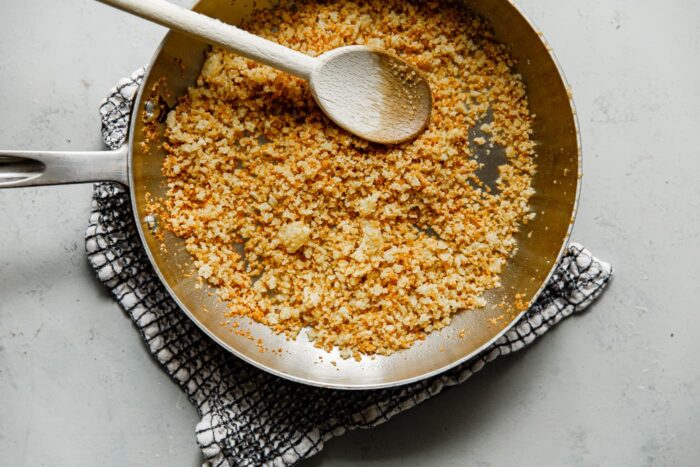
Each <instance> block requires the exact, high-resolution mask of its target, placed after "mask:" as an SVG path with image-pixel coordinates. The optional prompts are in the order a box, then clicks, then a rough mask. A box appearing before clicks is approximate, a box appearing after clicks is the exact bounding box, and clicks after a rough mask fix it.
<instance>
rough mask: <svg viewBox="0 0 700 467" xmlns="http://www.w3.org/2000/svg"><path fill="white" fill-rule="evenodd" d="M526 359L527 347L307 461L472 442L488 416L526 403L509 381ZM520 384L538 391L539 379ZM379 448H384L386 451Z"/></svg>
mask: <svg viewBox="0 0 700 467" xmlns="http://www.w3.org/2000/svg"><path fill="white" fill-rule="evenodd" d="M535 345H536V344H535ZM524 359H527V351H526V352H519V353H517V354H513V355H510V356H508V357H507V358H503V359H500V360H497V361H495V362H493V363H491V364H489V365H488V366H487V367H486V368H484V369H483V370H482V371H481V372H480V373H479V374H478V375H475V376H474V377H472V379H470V380H468V381H466V382H464V383H463V384H461V385H458V386H456V387H453V388H450V389H449V390H447V391H445V392H444V393H442V394H440V395H439V396H438V397H435V398H433V399H431V400H428V401H425V402H424V403H422V404H420V405H419V406H417V407H415V408H413V409H410V410H409V411H408V412H406V413H403V414H400V415H397V416H396V417H394V418H393V419H391V420H390V421H389V422H387V423H385V424H383V425H380V426H378V427H376V428H372V429H368V430H355V431H352V432H350V433H347V434H345V435H344V436H342V437H340V438H336V439H333V440H331V441H329V442H328V443H327V444H326V449H325V450H324V451H322V452H321V453H320V454H318V455H316V456H314V457H312V458H311V459H309V460H307V461H305V462H303V463H302V465H305V466H309V467H317V466H322V465H332V464H333V461H334V460H336V461H343V462H353V463H354V462H368V461H383V460H389V459H395V460H397V461H398V460H400V459H404V460H407V459H410V458H411V456H412V455H415V454H417V453H419V452H423V451H435V450H436V449H439V447H440V446H441V444H444V443H445V441H446V440H448V439H460V440H463V441H464V442H465V443H469V440H470V439H472V438H473V437H474V435H475V434H476V433H478V432H479V431H481V430H484V429H485V428H486V426H485V425H486V422H487V421H488V420H494V419H498V418H500V417H507V416H508V415H507V414H508V413H509V410H508V406H509V405H515V404H519V403H520V402H519V401H518V399H517V398H513V397H512V392H513V388H512V387H511V386H509V384H507V383H508V382H509V381H512V379H513V372H514V371H515V370H516V369H517V367H518V366H521V365H523V364H524V363H525V362H523V360H524ZM518 384H519V387H518V389H519V391H520V392H523V393H527V392H528V391H533V390H535V384H536V380H535V379H534V378H522V379H520V380H518ZM376 446H381V450H377V449H376ZM329 450H331V451H332V453H331V452H329Z"/></svg>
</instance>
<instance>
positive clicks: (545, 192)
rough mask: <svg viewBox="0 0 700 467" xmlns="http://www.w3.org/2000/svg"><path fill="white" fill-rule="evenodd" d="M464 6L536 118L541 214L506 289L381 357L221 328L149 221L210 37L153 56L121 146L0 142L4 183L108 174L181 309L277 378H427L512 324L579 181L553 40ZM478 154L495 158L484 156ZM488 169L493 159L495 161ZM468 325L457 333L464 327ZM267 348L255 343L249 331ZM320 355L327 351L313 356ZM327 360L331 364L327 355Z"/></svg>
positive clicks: (179, 250) (169, 41)
mask: <svg viewBox="0 0 700 467" xmlns="http://www.w3.org/2000/svg"><path fill="white" fill-rule="evenodd" d="M254 3H255V6H256V7H258V8H260V7H263V8H267V7H270V8H274V2H272V1H267V0H264V1H261V0H257V1H256V2H253V1H245V0H234V1H231V0H202V1H200V2H199V3H198V4H197V6H196V7H195V9H196V10H197V11H200V12H202V13H204V14H207V15H209V16H212V17H217V18H219V19H221V20H222V21H225V22H229V23H233V24H236V23H238V22H240V20H241V18H243V17H244V16H245V15H247V14H249V13H250V12H251V11H252V10H253V5H254ZM464 3H465V5H466V6H467V7H469V8H471V9H472V10H473V11H475V12H476V13H478V14H480V15H482V16H484V17H485V18H486V19H487V20H489V21H490V23H491V24H492V26H493V27H494V29H495V31H496V35H497V37H498V39H499V40H500V41H501V42H503V43H505V44H506V45H508V46H509V47H510V48H511V53H512V55H513V56H514V57H515V58H516V60H517V61H518V65H517V69H518V71H519V72H520V73H521V74H522V76H523V78H524V80H525V82H526V85H527V88H528V98H529V101H530V106H531V109H532V111H533V113H535V114H536V115H537V119H536V124H535V128H534V138H535V140H536V141H537V143H538V151H537V152H538V172H537V174H536V176H535V180H534V187H535V189H536V194H535V196H534V197H533V199H532V204H533V209H534V210H535V211H536V212H537V213H538V216H537V217H536V218H535V220H534V221H532V222H531V223H529V224H528V226H527V229H524V230H523V231H522V232H521V234H519V236H518V237H517V238H516V239H517V241H518V252H517V254H516V255H515V256H514V257H513V258H512V259H511V260H510V261H509V262H508V264H507V266H506V268H505V271H504V273H503V276H502V284H503V287H501V288H499V289H497V290H493V291H491V292H489V293H488V294H487V297H486V298H487V302H488V305H487V306H486V308H484V309H482V310H478V311H474V312H469V311H466V312H463V313H460V314H459V315H457V316H456V317H455V319H454V321H453V323H452V325H451V326H450V327H449V328H446V329H444V330H442V331H440V332H437V333H433V334H432V335H430V336H429V337H428V339H427V340H426V341H425V342H421V343H418V344H416V345H415V346H413V347H412V348H410V349H408V350H406V351H402V352H398V353H396V354H393V355H392V356H389V357H375V358H374V359H370V358H364V359H363V360H362V361H361V362H356V361H354V360H352V359H351V360H342V359H341V358H340V357H339V355H338V354H337V353H335V354H333V355H328V354H326V353H325V352H324V351H322V350H319V349H316V348H314V347H313V346H312V345H311V344H310V343H309V342H308V341H306V339H305V338H304V337H303V336H302V337H300V338H299V339H297V340H296V341H287V340H285V339H284V338H283V337H280V336H276V335H274V334H272V333H271V332H270V331H269V330H268V329H267V328H266V327H265V326H262V325H260V324H256V323H252V322H247V321H245V320H242V326H243V327H246V328H248V329H249V330H250V331H251V334H252V336H253V337H254V340H251V339H249V338H247V337H243V336H240V335H238V334H235V333H232V332H231V331H230V328H227V327H224V326H221V322H222V320H223V313H224V312H225V310H226V307H225V305H224V304H222V303H219V302H218V301H217V300H216V299H215V298H213V297H211V296H210V294H209V292H210V291H208V290H206V289H205V288H204V289H197V288H196V287H195V279H194V278H193V277H192V276H191V275H190V274H189V273H190V272H191V270H192V268H191V266H190V265H189V264H190V257H189V255H188V254H187V252H186V251H185V250H184V247H183V243H182V241H181V240H179V239H176V238H174V237H172V236H169V235H168V234H166V235H165V240H164V244H165V249H162V248H161V241H160V240H159V239H157V238H155V237H154V235H153V233H152V232H151V230H150V229H149V226H148V222H147V221H146V209H145V206H146V194H147V193H149V194H151V195H153V196H162V195H163V194H164V192H165V184H164V180H163V177H162V175H161V170H160V166H161V161H162V155H163V154H162V153H163V150H162V148H161V144H162V131H163V124H162V123H159V120H160V119H159V117H160V116H161V115H163V113H164V112H165V111H166V109H167V108H168V107H170V106H172V105H173V104H174V103H175V102H176V99H177V97H178V96H180V95H182V94H184V93H185V91H186V89H187V87H188V86H190V85H192V84H193V83H194V82H195V79H196V77H197V75H198V73H199V70H200V68H201V65H202V63H203V60H204V54H205V51H206V50H207V47H208V46H207V45H206V44H203V43H199V42H197V41H194V40H192V39H190V38H188V37H185V36H182V35H179V34H176V33H171V34H169V35H168V36H167V37H166V38H165V40H164V41H163V43H162V44H161V46H160V48H159V49H158V51H157V52H156V54H155V55H154V58H153V61H152V62H151V64H150V66H149V68H148V72H147V75H146V78H145V82H144V85H143V86H142V88H141V91H140V93H139V95H138V96H137V97H136V101H135V106H134V111H133V114H132V120H131V121H132V124H131V129H130V136H129V141H128V144H126V145H125V146H124V147H122V148H120V149H119V150H116V151H96V152H86V153H74V152H64V153H57V152H34V151H26V152H22V151H0V188H5V187H22V186H36V185H51V184H61V183H79V182H91V181H114V182H118V183H121V184H124V185H127V186H128V189H129V191H130V193H131V200H132V205H133V210H134V216H135V221H136V222H135V223H136V226H137V229H138V231H139V235H140V237H141V240H142V242H143V245H144V247H145V249H146V251H147V253H148V256H149V258H150V260H151V262H152V264H153V267H154V269H155V271H156V272H157V273H158V275H159V277H160V278H161V280H162V281H163V283H164V285H165V287H166V288H167V289H168V291H169V292H170V294H171V295H172V296H173V298H174V299H175V300H176V301H177V303H178V304H179V305H180V307H181V308H182V310H183V311H184V312H185V313H186V314H187V315H188V316H189V317H190V318H191V319H192V320H193V321H194V322H195V323H196V324H197V325H198V326H199V327H200V328H201V329H202V330H203V331H204V332H206V333H207V334H208V335H209V336H210V337H211V338H212V339H214V340H215V341H217V342H218V343H219V344H220V345H222V346H223V347H224V348H226V349H228V350H229V351H231V352H232V353H233V354H235V355H237V356H238V357H240V358H243V359H244V360H246V361H248V362H250V363H251V364H253V365H255V366H257V367H259V368H262V369H264V370H266V371H269V372H271V373H274V374H277V375H279V376H282V377H285V378H288V379H291V380H294V381H298V382H301V383H306V384H312V385H317V386H324V387H334V388H344V389H372V388H379V387H386V386H397V385H400V384H405V383H408V382H411V381H415V380H418V379H422V378H426V377H428V376H431V375H433V374H436V373H439V372H441V371H444V370H446V369H448V368H450V367H452V366H454V365H457V364H459V363H460V362H463V361H465V360H467V359H468V358H470V357H471V356H473V355H474V354H475V353H477V352H479V351H480V350H481V349H483V348H485V347H486V346H488V344H490V343H491V342H493V341H494V340H495V339H497V338H498V337H499V336H500V335H501V334H503V333H504V332H505V331H507V330H508V328H509V327H510V326H511V325H512V323H513V322H514V321H516V320H517V319H518V317H519V316H520V315H521V314H522V311H519V310H522V307H513V306H507V307H505V309H504V308H503V307H501V306H498V305H499V304H501V303H505V304H507V305H512V304H514V303H516V301H518V300H516V294H521V295H520V296H519V297H520V300H519V302H521V303H522V304H528V303H530V302H531V301H532V300H534V299H535V298H536V297H537V295H538V293H539V292H540V290H541V287H542V286H543V284H544V283H545V282H546V280H547V278H548V277H549V275H550V273H551V271H552V268H553V267H554V265H555V264H556V262H557V259H558V258H559V256H560V254H561V252H562V249H563V247H564V245H565V243H566V240H567V239H568V236H569V232H570V230H571V224H572V222H573V218H574V214H575V211H576V204H577V200H578V193H579V187H580V181H579V179H580V177H579V174H580V167H581V163H580V142H579V135H578V130H577V125H576V118H575V112H574V108H573V103H572V101H571V99H570V92H569V91H568V88H567V86H566V83H565V81H564V78H563V76H562V74H561V71H560V69H559V67H558V65H557V63H556V60H555V59H554V57H553V55H552V54H551V52H550V50H549V48H548V47H547V45H546V44H545V43H544V41H543V40H542V38H541V36H540V35H539V34H538V32H537V31H536V30H535V29H534V27H533V26H532V25H531V24H530V23H529V22H528V21H527V20H526V19H525V17H524V16H523V15H522V14H521V12H520V11H519V10H518V9H517V7H515V6H514V5H513V4H511V3H510V2H509V1H507V0H478V1H477V0H466V1H465V2H464ZM482 160H483V161H484V162H487V163H488V161H494V164H496V163H500V162H499V161H498V159H497V158H483V159H482ZM491 168H492V169H495V166H494V167H491ZM461 329H464V330H465V333H464V335H463V336H460V332H459V331H460V330H461ZM258 338H262V340H263V342H264V345H265V347H267V348H268V349H278V348H281V349H282V352H281V354H279V353H277V352H275V353H273V352H271V351H266V352H262V353H261V352H260V351H259V349H258V346H257V345H256V342H255V340H257V339H258ZM319 356H322V357H323V360H320V359H319ZM331 361H334V362H335V365H333V364H331Z"/></svg>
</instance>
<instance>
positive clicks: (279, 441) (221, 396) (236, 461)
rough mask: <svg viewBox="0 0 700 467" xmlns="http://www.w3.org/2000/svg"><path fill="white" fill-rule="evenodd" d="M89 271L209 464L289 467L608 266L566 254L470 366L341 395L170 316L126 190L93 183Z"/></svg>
mask: <svg viewBox="0 0 700 467" xmlns="http://www.w3.org/2000/svg"><path fill="white" fill-rule="evenodd" d="M143 75H144V71H143V69H141V70H138V71H137V72H135V73H134V74H133V75H132V76H131V77H129V78H124V79H122V80H121V81H119V83H118V85H117V86H116V87H115V88H114V89H113V90H112V91H111V93H110V95H109V97H108V98H107V99H106V100H105V101H104V102H103V104H102V105H101V107H100V114H101V117H102V132H103V136H104V140H105V143H106V144H107V146H108V147H110V148H112V149H116V148H118V147H119V146H120V145H122V144H124V143H125V141H126V138H127V132H128V127H129V115H130V112H131V105H132V103H133V99H134V97H135V96H136V93H137V91H138V87H139V85H140V84H141V82H142V79H143ZM86 249H87V253H88V258H89V261H90V264H91V265H92V266H93V268H94V269H95V271H96V273H97V275H98V277H99V278H100V280H101V281H102V282H103V283H104V284H105V285H106V286H107V287H108V288H109V289H110V290H111V291H112V294H113V295H114V297H115V299H116V300H117V301H118V302H119V303H120V304H121V306H122V307H123V308H124V310H126V312H127V313H128V315H129V317H130V318H131V319H132V320H133V322H134V324H135V326H136V328H137V329H138V330H139V332H140V333H141V336H142V337H143V340H144V342H145V344H146V348H147V349H148V351H149V352H150V353H152V354H153V356H154V357H155V359H156V360H157V361H158V363H159V364H160V365H161V366H162V368H163V370H164V371H166V372H167V373H168V374H169V375H170V376H171V378H172V379H173V381H174V382H175V383H176V384H178V385H179V386H180V387H181V388H182V390H183V391H185V393H186V394H187V396H188V398H189V399H190V401H191V402H192V403H193V404H194V405H195V406H196V408H197V410H198V412H199V414H200V415H201V417H202V418H201V421H200V422H199V423H198V424H197V427H196V436H197V442H198V444H199V446H200V447H201V449H202V453H203V455H204V457H205V458H206V459H207V461H208V463H209V464H210V465H212V466H217V467H219V466H238V465H240V466H258V465H275V466H276V465H280V466H281V465H291V464H295V463H297V462H299V461H300V460H302V459H304V458H307V457H310V456H313V455H314V454H316V453H318V452H319V451H321V450H322V449H323V445H324V443H325V442H326V441H328V440H329V439H331V438H333V437H335V436H340V435H342V434H343V433H345V432H346V431H348V430H353V429H356V428H370V427H373V426H376V425H379V424H381V423H384V422H386V421H387V420H389V419H390V418H391V417H393V416H394V415H396V414H398V413H400V412H403V411H405V410H408V409H410V408H412V407H415V406H416V405H417V404H419V403H421V402H423V401H425V400H427V399H429V398H431V397H433V396H435V395H437V394H439V393H440V392H441V391H443V390H445V389H447V388H448V387H450V386H454V385H456V384H460V383H462V382H464V381H465V380H467V379H469V378H470V377H471V376H472V375H473V374H474V373H477V372H478V371H479V370H481V369H482V368H483V367H484V365H486V364H487V363H488V362H491V361H493V360H494V359H496V358H498V357H500V356H502V355H507V354H509V353H512V352H515V351H518V350H521V349H522V348H524V347H526V346H527V345H529V344H531V343H532V342H534V341H535V340H536V339H537V338H538V337H540V336H542V335H543V334H545V333H546V332H547V331H548V330H549V329H551V328H552V327H553V326H554V325H556V324H557V323H559V322H560V321H561V320H562V319H563V318H566V317H567V316H570V315H571V314H573V313H577V312H581V311H583V310H584V309H586V308H587V307H588V306H589V305H590V304H591V302H592V301H593V300H594V299H595V298H596V297H597V296H598V295H599V294H600V293H601V292H602V291H603V289H604V288H605V286H606V284H607V283H608V281H609V280H610V278H611V274H612V268H611V266H610V265H609V264H607V263H605V262H603V261H600V260H598V259H596V258H595V257H593V256H592V255H591V253H590V252H588V251H587V250H586V249H585V248H583V247H582V246H580V245H577V244H571V245H569V246H568V248H567V250H566V252H565V254H564V256H563V258H562V259H561V262H560V263H559V264H558V266H557V268H556V271H555V272H554V275H553V276H552V277H551V279H550V281H549V283H548V284H547V286H546V288H545V289H544V292H543V293H542V294H541V295H540V297H539V299H538V300H537V302H536V303H535V304H534V305H533V306H532V308H531V309H530V310H529V311H528V312H527V313H526V314H525V315H524V316H523V318H522V319H521V320H520V321H519V322H518V323H517V324H516V325H515V326H514V327H513V328H512V329H511V330H510V331H509V332H507V333H506V334H505V335H504V336H502V337H501V338H500V339H498V340H497V341H496V342H495V343H494V344H493V345H491V346H490V347H489V348H488V349H486V350H485V351H483V352H482V353H481V354H479V355H477V356H476V357H475V358H473V359H472V360H470V361H468V362H466V363H463V364H462V365H460V366H458V367H456V368H453V369H451V370H449V371H447V372H445V373H443V374H441V375H438V376H435V377H432V378H429V379H426V380H423V381H420V382H417V383H412V384H409V385H406V386H401V387H397V388H390V389H381V390H373V391H340V390H330V389H321V388H316V387H310V386H305V385H301V384H297V383H292V382H290V381H287V380H284V379H281V378H279V377H277V376H273V375H271V374H268V373H266V372H264V371H262V370H259V369H257V368H255V367H253V366H251V365H249V364H247V363H245V362H243V361H242V360H240V359H238V358H236V357H235V356H233V355H232V354H230V353H229V352H227V351H226V350H224V349H223V348H221V347H219V345H218V344H216V343H215V342H214V341H212V340H211V339H209V338H208V337H207V336H206V335H205V334H204V333H203V332H202V331H200V329H199V328H198V327H197V326H196V325H195V324H194V323H192V321H190V319H189V318H188V317H187V316H186V315H185V314H184V313H183V312H182V311H180V309H179V308H178V306H177V304H176V303H175V302H174V301H173V300H172V298H171V297H170V296H169V295H168V293H167V291H166V290H165V288H164V287H163V285H162V284H161V282H160V281H159V279H158V277H157V276H156V274H155V272H154V271H153V269H152V266H151V265H150V263H149V261H148V258H147V257H146V252H145V251H144V250H143V247H142V246H141V243H140V241H139V238H138V234H137V232H136V229H135V226H134V222H133V217H132V213H131V204H130V201H129V193H128V190H126V189H124V188H123V187H122V186H121V185H118V184H114V183H97V184H95V189H94V194H93V203H92V213H91V215H90V225H89V226H88V228H87V231H86Z"/></svg>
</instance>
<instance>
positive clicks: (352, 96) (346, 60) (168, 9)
mask: <svg viewBox="0 0 700 467" xmlns="http://www.w3.org/2000/svg"><path fill="white" fill-rule="evenodd" d="M98 1H100V2H102V3H106V4H108V5H111V6H113V7H116V8H119V9H120V10H124V11H127V12H129V13H133V14H135V15H137V16H140V17H142V18H145V19H148V20H150V21H153V22H156V23H158V24H161V25H163V26H167V27H169V28H171V29H175V30H177V31H180V32H183V33H185V34H188V35H190V36H194V37H196V38H198V39H201V40H204V41H206V42H209V43H211V44H216V45H218V46H221V47H224V48H227V49H230V50H232V51H234V52H236V53H237V54H240V55H243V56H245V57H248V58H250V59H252V60H255V61H257V62H260V63H264V64H266V65H269V66H271V67H274V68H277V69H279V70H282V71H285V72H287V73H291V74H293V75H295V76H298V77H299V78H302V79H304V80H306V81H308V82H309V85H310V87H311V93H312V94H313V96H314V98H315V99H316V102H317V103H318V105H319V106H320V107H321V109H322V110H323V111H324V112H325V113H326V115H328V117H329V118H330V119H331V120H333V121H334V122H335V123H336V124H337V125H339V126H340V127H342V128H344V129H345V130H347V131H349V132H350V133H353V134H355V135H357V136H359V137H361V138H364V139H367V140H369V141H372V142H375V143H383V144H397V143H402V142H404V141H407V140H409V139H412V138H414V137H415V136H417V135H418V134H419V133H421V132H422V131H423V130H425V128H426V127H427V126H428V123H429V122H430V111H431V108H432V96H431V93H430V86H429V85H428V82H427V81H426V80H425V78H423V76H422V75H421V73H420V72H419V71H418V70H417V69H416V68H414V67H413V66H411V65H409V64H407V63H406V62H404V61H402V60H400V59H399V58H397V57H394V56H393V55H390V54H388V53H387V52H383V51H381V50H378V49H374V48H371V47H365V46H360V45H354V46H348V47H339V48H337V49H334V50H331V51H329V52H326V53H324V54H323V55H321V56H319V57H318V58H314V57H310V56H308V55H306V54H303V53H301V52H297V51H295V50H292V49H288V48H286V47H284V46H281V45H279V44H277V43H275V42H272V41H268V40H267V39H263V38H262V37H258V36H255V35H253V34H250V33H248V32H246V31H243V30H242V29H239V28H237V27H235V26H231V25H229V24H225V23H223V22H221V21H219V20H216V19H213V18H209V17H207V16H204V15H202V14H199V13H195V12H193V11H191V10H187V9H185V8H182V7H179V6H176V5H174V4H172V3H170V2H168V1H167V0H98Z"/></svg>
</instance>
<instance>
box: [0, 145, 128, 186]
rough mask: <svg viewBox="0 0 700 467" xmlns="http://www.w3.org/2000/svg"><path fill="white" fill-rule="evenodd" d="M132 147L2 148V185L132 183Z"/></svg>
mask: <svg viewBox="0 0 700 467" xmlns="http://www.w3.org/2000/svg"><path fill="white" fill-rule="evenodd" d="M127 159H128V147H127V145H124V146H122V147H120V148H119V149H116V150H114V151H84V152H75V151H2V150H0V188H18V187H27V186H43V185H63V184H68V183H87V182H118V183H121V184H122V185H128V184H129V175H128V168H127V167H128V162H127Z"/></svg>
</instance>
